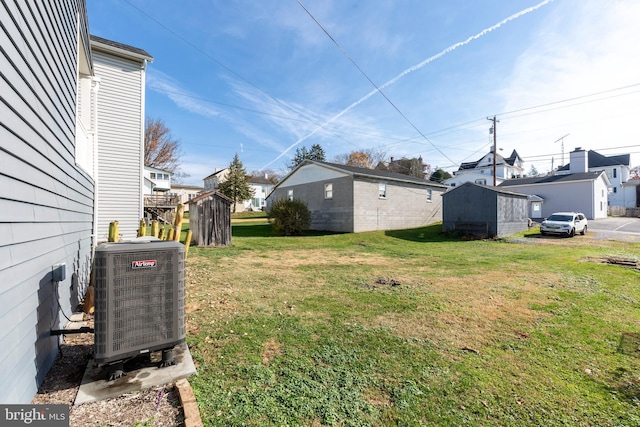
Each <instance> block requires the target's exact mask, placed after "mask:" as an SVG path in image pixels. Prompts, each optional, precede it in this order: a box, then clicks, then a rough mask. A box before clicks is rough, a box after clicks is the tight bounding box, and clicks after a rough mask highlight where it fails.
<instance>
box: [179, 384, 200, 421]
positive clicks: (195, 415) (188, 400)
mask: <svg viewBox="0 0 640 427" xmlns="http://www.w3.org/2000/svg"><path fill="white" fill-rule="evenodd" d="M176 388H177V389H178V395H179V396H180V403H181V404H182V410H183V411H184V425H185V427H203V424H202V419H201V418H200V411H199V410H198V404H197V403H196V397H195V395H194V394H193V390H192V389H191V384H189V381H187V379H186V378H184V379H181V380H178V381H177V382H176Z"/></svg>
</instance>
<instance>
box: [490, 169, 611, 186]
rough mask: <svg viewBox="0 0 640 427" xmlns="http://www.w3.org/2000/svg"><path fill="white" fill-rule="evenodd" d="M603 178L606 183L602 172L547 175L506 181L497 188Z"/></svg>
mask: <svg viewBox="0 0 640 427" xmlns="http://www.w3.org/2000/svg"><path fill="white" fill-rule="evenodd" d="M603 174H604V176H605V179H606V180H607V182H608V181H609V180H608V178H606V176H607V175H606V174H605V173H604V171H595V172H583V173H571V174H567V175H547V176H534V177H531V178H516V179H508V180H506V181H503V182H502V183H501V184H500V185H498V187H515V186H518V185H536V184H551V183H557V182H572V181H589V180H595V179H597V178H598V177H599V176H600V175H603Z"/></svg>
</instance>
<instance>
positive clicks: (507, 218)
mask: <svg viewBox="0 0 640 427" xmlns="http://www.w3.org/2000/svg"><path fill="white" fill-rule="evenodd" d="M528 206H529V201H528V196H527V195H526V194H519V193H512V192H509V191H504V190H497V189H496V188H494V187H489V186H486V185H480V184H474V183H472V182H465V183H464V184H462V185H460V186H457V187H455V188H453V189H452V190H449V191H447V192H446V193H444V194H443V195H442V218H443V220H442V231H454V230H455V231H461V232H463V233H465V234H470V235H473V236H478V237H503V236H508V235H510V234H514V233H517V232H520V231H525V230H527V229H528V228H529V217H528V214H527V213H528Z"/></svg>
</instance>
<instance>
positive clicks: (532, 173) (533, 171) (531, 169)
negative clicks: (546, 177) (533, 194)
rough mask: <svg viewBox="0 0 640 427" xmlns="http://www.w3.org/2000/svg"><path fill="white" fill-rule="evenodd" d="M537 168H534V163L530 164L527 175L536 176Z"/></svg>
mask: <svg viewBox="0 0 640 427" xmlns="http://www.w3.org/2000/svg"><path fill="white" fill-rule="evenodd" d="M538 175H539V174H538V169H536V167H535V166H534V165H531V168H530V169H529V176H538Z"/></svg>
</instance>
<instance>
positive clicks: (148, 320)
mask: <svg viewBox="0 0 640 427" xmlns="http://www.w3.org/2000/svg"><path fill="white" fill-rule="evenodd" d="M152 239H153V240H150V239H149V238H141V239H137V240H134V241H130V242H121V243H105V244H102V245H100V246H98V247H97V248H96V251H95V258H94V271H95V290H94V293H95V317H94V331H95V342H94V357H95V363H96V364H97V365H98V366H104V365H107V364H108V365H111V366H116V368H115V370H112V372H111V373H110V378H109V379H115V378H118V377H120V376H122V375H124V368H123V362H124V361H126V360H127V359H130V358H133V357H135V356H138V355H142V354H150V353H151V352H153V351H158V350H163V355H162V363H161V366H167V365H172V364H174V361H173V352H172V350H173V347H174V346H176V345H178V344H181V343H183V342H184V341H185V338H186V318H185V297H186V296H185V293H186V292H185V247H184V245H183V244H182V243H180V242H175V241H164V240H158V239H155V238H152Z"/></svg>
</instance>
